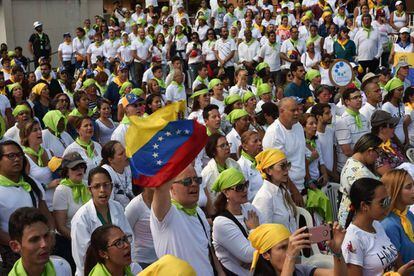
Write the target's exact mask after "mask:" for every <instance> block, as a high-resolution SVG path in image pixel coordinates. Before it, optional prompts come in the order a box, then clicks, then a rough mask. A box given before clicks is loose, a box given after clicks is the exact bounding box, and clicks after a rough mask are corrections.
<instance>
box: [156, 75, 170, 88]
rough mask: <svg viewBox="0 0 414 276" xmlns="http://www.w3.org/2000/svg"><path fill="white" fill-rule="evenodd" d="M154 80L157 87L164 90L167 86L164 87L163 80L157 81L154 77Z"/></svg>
mask: <svg viewBox="0 0 414 276" xmlns="http://www.w3.org/2000/svg"><path fill="white" fill-rule="evenodd" d="M154 80H156V81H157V83H158V86H159V87H161V88H166V87H167V85H165V81H164V80H162V79H157V78H155V77H154Z"/></svg>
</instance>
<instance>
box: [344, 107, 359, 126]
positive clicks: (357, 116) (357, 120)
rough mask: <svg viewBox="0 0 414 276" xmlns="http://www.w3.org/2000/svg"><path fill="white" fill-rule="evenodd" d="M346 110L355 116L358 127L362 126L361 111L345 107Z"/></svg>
mask: <svg viewBox="0 0 414 276" xmlns="http://www.w3.org/2000/svg"><path fill="white" fill-rule="evenodd" d="M345 111H346V112H347V113H348V114H349V115H351V116H352V117H354V119H355V124H356V125H357V127H358V129H361V128H362V121H361V116H360V115H359V112H355V111H353V110H351V109H349V108H347V109H345Z"/></svg>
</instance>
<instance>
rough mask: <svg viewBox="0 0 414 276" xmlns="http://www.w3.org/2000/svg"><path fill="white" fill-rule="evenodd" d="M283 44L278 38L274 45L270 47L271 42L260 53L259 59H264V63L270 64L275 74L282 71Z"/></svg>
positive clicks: (271, 70)
mask: <svg viewBox="0 0 414 276" xmlns="http://www.w3.org/2000/svg"><path fill="white" fill-rule="evenodd" d="M281 47H282V43H281V41H280V37H279V36H277V37H276V42H275V43H274V44H273V45H270V43H269V42H267V43H265V44H264V45H263V46H262V47H261V48H260V52H259V57H261V58H262V59H263V61H264V62H266V63H267V64H269V67H270V72H275V71H279V70H280V48H281Z"/></svg>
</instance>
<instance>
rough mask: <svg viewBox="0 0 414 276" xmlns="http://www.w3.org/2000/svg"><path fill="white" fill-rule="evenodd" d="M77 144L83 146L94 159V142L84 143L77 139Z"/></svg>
mask: <svg viewBox="0 0 414 276" xmlns="http://www.w3.org/2000/svg"><path fill="white" fill-rule="evenodd" d="M76 143H78V145H79V146H81V147H82V148H84V149H86V155H87V156H88V157H89V158H91V159H92V158H93V157H94V156H95V153H94V146H93V141H92V140H90V141H89V143H85V142H84V141H82V140H81V139H79V137H78V138H76Z"/></svg>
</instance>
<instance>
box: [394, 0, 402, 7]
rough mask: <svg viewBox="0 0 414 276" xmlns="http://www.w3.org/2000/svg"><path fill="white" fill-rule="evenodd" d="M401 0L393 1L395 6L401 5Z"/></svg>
mask: <svg viewBox="0 0 414 276" xmlns="http://www.w3.org/2000/svg"><path fill="white" fill-rule="evenodd" d="M402 3H403V2H402V1H397V2H395V6H398V5H401V4H402Z"/></svg>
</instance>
